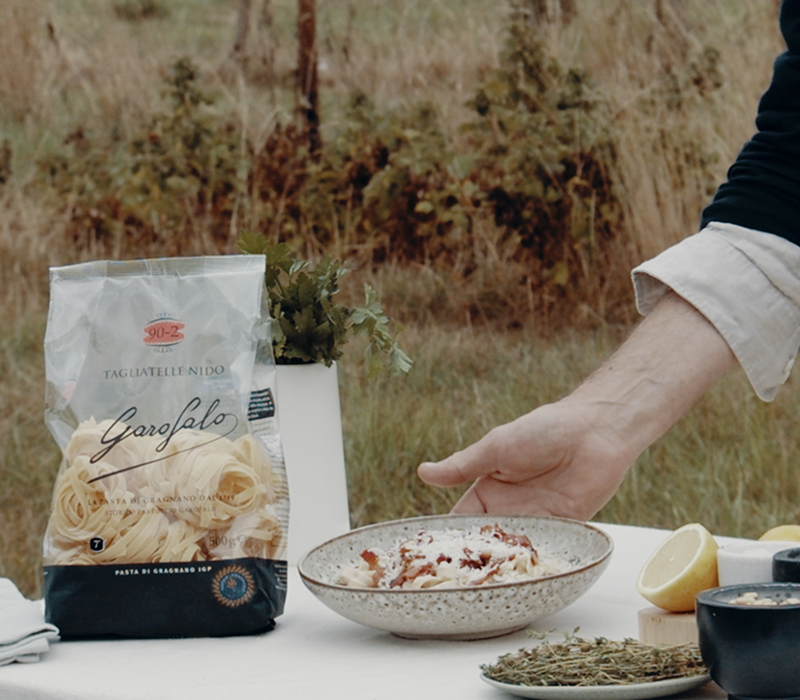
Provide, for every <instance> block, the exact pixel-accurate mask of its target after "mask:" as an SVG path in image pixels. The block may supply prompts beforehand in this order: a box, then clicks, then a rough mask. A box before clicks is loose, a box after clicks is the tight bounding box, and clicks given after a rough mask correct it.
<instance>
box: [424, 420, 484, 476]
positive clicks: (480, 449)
mask: <svg viewBox="0 0 800 700" xmlns="http://www.w3.org/2000/svg"><path fill="white" fill-rule="evenodd" d="M491 439H492V438H491V433H489V434H488V435H486V436H485V437H484V438H483V439H481V440H479V441H478V442H476V443H475V444H474V445H470V446H469V447H467V448H466V449H464V450H461V451H460V452H456V453H454V454H452V455H450V457H448V458H447V459H443V460H442V461H440V462H423V463H422V464H420V465H419V467H418V468H417V474H418V475H419V478H420V479H422V481H424V482H425V483H426V484H431V485H432V486H457V485H458V484H463V483H465V482H467V481H473V480H475V479H477V478H478V477H479V476H483V475H484V474H488V473H489V472H491V471H492V470H493V469H494V460H493V459H490V458H489V454H490V453H491V450H490V448H489V443H490V440H491Z"/></svg>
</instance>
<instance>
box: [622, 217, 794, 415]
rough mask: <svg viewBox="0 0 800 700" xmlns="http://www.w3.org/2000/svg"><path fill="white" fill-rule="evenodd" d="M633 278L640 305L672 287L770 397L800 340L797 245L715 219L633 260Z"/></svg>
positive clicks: (643, 308) (644, 309) (642, 308)
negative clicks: (660, 250) (639, 261)
mask: <svg viewBox="0 0 800 700" xmlns="http://www.w3.org/2000/svg"><path fill="white" fill-rule="evenodd" d="M632 278H633V285H634V290H635V292H636V307H637V309H638V310H639V312H640V313H642V314H645V315H646V314H648V313H649V312H650V310H651V309H652V308H653V307H654V306H655V305H656V303H657V302H658V300H659V299H660V298H661V297H662V296H663V295H664V294H665V293H666V292H667V290H668V289H672V290H673V291H674V292H675V293H676V294H678V295H679V296H680V297H682V298H683V299H685V300H686V301H687V302H689V303H690V304H691V305H692V306H694V307H695V308H696V309H697V310H698V311H699V312H700V313H702V314H703V315H704V316H705V317H706V318H707V319H708V320H709V321H710V322H711V323H712V324H713V325H714V327H715V328H716V329H717V331H718V332H719V333H720V335H722V337H723V338H725V341H726V342H727V343H728V345H729V346H730V348H731V350H732V351H733V353H734V355H735V356H736V358H737V360H738V361H739V364H741V366H742V368H743V369H744V371H745V374H746V375H747V378H748V380H749V381H750V384H751V385H752V386H753V389H754V390H755V392H756V394H757V395H758V396H759V397H760V398H761V399H763V400H764V401H772V400H773V399H774V398H775V395H776V393H777V391H778V388H779V387H780V386H781V384H783V383H784V382H785V381H786V380H787V379H788V378H789V373H790V372H791V369H792V365H793V364H794V359H795V357H796V356H797V352H798V347H800V247H798V246H796V245H795V244H794V243H791V242H789V241H787V240H786V239H784V238H781V237H780V236H775V235H772V234H769V233H763V232H760V231H753V230H751V229H746V228H742V227H740V226H734V225H732V224H722V223H712V224H710V225H709V226H707V227H706V228H705V229H703V230H702V231H700V233H697V234H695V235H693V236H689V237H688V238H686V239H684V240H683V241H681V242H680V243H678V244H676V245H674V246H672V247H671V248H668V249H667V250H665V251H664V252H663V253H661V254H660V255H658V256H656V257H655V258H652V259H651V260H648V261H647V262H644V263H642V264H641V265H639V266H638V267H636V268H634V270H633V272H632Z"/></svg>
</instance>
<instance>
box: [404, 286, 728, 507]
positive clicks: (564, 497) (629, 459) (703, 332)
mask: <svg viewBox="0 0 800 700" xmlns="http://www.w3.org/2000/svg"><path fill="white" fill-rule="evenodd" d="M735 364H736V358H735V356H734V354H733V352H732V351H731V349H730V348H729V347H728V345H727V343H726V342H725V340H724V338H723V337H722V336H721V335H720V334H719V333H718V332H717V331H716V329H715V328H714V326H712V325H711V324H710V323H709V322H708V321H707V320H706V318H705V317H704V316H703V315H702V314H701V313H700V312H698V311H697V310H696V309H695V308H694V307H693V306H691V305H690V304H689V303H688V302H686V301H684V300H683V299H681V298H680V297H678V296H677V295H675V294H673V293H671V292H670V293H667V294H665V295H664V296H663V297H662V299H661V300H660V301H659V302H658V304H657V305H656V307H655V308H654V309H653V311H652V312H651V313H650V315H649V316H648V317H647V318H646V319H645V320H644V321H643V322H642V323H641V324H640V325H639V326H638V327H637V328H636V330H635V331H634V332H633V333H632V334H631V336H630V337H629V338H628V340H627V341H626V342H625V343H624V344H623V345H622V347H621V348H619V350H617V352H615V353H614V354H613V355H612V356H611V357H610V358H609V359H608V360H606V362H605V363H603V365H601V366H600V367H599V368H598V369H597V370H596V371H595V372H594V373H593V374H592V375H591V376H590V377H589V378H588V379H587V380H586V381H585V382H584V383H583V384H581V386H579V387H578V388H577V389H576V390H575V391H574V392H573V393H572V394H570V395H569V396H567V397H566V398H564V399H562V400H561V401H558V402H557V403H553V404H547V405H544V406H541V407H540V408H537V409H536V410H534V411H531V412H530V413H528V414H526V415H524V416H522V417H521V418H517V419H516V420H515V421H512V422H511V423H507V424H506V425H502V426H500V427H498V428H494V429H493V430H491V431H490V432H489V433H487V434H486V435H485V436H484V437H483V438H482V439H481V440H479V441H478V442H476V443H475V444H474V445H472V446H470V447H468V448H466V449H465V450H462V451H461V452H456V453H455V454H453V455H451V456H450V457H448V458H447V459H444V460H442V461H441V462H435V463H430V462H426V463H423V464H421V465H420V466H419V469H418V473H419V476H420V478H421V479H422V480H423V481H424V482H426V483H428V484H433V485H436V486H455V485H458V484H462V483H465V482H467V481H470V480H473V479H474V480H475V481H474V483H473V484H472V486H471V487H470V488H469V490H468V491H467V492H466V493H465V494H464V496H463V497H462V498H461V500H459V502H458V503H456V505H455V507H454V508H453V512H455V513H506V514H520V515H521V514H531V515H558V516H562V517H569V518H575V519H579V520H588V519H589V518H591V517H592V516H594V515H595V513H597V511H599V510H600V509H601V508H602V507H603V506H604V505H605V504H606V503H607V502H608V501H609V500H610V499H611V497H612V496H613V495H614V492H615V491H616V490H617V488H618V487H619V485H620V483H621V482H622V479H623V478H624V477H625V474H626V473H627V471H628V469H629V468H630V467H631V466H632V465H633V462H634V460H635V459H636V458H637V457H638V456H639V454H641V452H642V451H643V450H645V449H646V448H647V447H648V446H649V445H651V444H652V443H653V442H654V441H655V440H657V439H658V438H659V437H661V435H663V434H664V433H665V432H666V431H667V430H668V429H669V428H670V427H671V426H672V425H673V424H674V423H675V422H676V421H677V420H678V419H679V418H680V417H681V416H682V415H683V414H684V413H685V412H686V411H687V410H688V409H689V407H690V406H692V405H693V404H694V402H695V401H697V399H699V398H700V396H702V394H703V393H704V392H705V391H706V390H707V389H708V388H709V387H710V386H711V385H712V384H713V383H714V382H715V381H717V379H719V377H721V376H722V375H724V374H725V373H726V372H727V371H728V370H730V369H731V368H732V367H734V366H735Z"/></svg>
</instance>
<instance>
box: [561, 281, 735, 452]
mask: <svg viewBox="0 0 800 700" xmlns="http://www.w3.org/2000/svg"><path fill="white" fill-rule="evenodd" d="M735 364H736V358H735V357H734V355H733V353H732V352H731V350H730V348H729V347H728V345H727V343H726V342H725V340H724V339H723V338H722V336H721V335H720V334H719V333H718V332H717V331H716V329H715V328H714V326H712V325H711V324H710V323H709V322H708V321H707V320H706V318H705V317H704V316H703V315H702V314H700V313H699V312H698V311H697V310H696V309H695V308H694V307H693V306H691V305H690V304H688V303H687V302H686V301H684V300H683V299H681V298H680V297H679V296H677V295H676V294H674V293H672V292H668V293H667V294H665V295H664V297H662V299H661V300H660V301H659V302H658V304H657V305H656V307H655V308H654V309H653V311H652V312H651V313H650V315H648V316H647V317H646V318H645V319H644V320H643V321H642V323H641V324H640V325H639V326H638V327H637V328H636V330H634V332H633V333H632V334H631V336H630V337H629V338H628V340H627V341H626V342H625V343H624V344H623V345H622V346H621V347H620V348H619V350H617V351H616V352H615V353H614V354H613V355H612V356H611V357H610V358H609V359H608V360H607V361H606V362H605V363H604V364H603V365H602V366H601V367H600V368H599V369H598V370H597V371H595V372H594V373H593V374H592V375H590V376H589V377H588V378H587V379H586V381H585V382H584V383H583V384H581V386H579V387H578V388H577V389H576V390H575V391H574V392H573V393H572V394H570V395H569V396H567V397H566V398H565V399H563V400H562V403H563V404H564V405H566V406H574V407H575V409H576V410H578V411H580V413H581V414H582V415H583V416H584V419H585V420H587V421H588V422H589V424H591V425H592V426H593V429H595V430H602V431H604V432H605V433H606V436H607V439H609V440H614V441H615V442H616V444H617V445H618V446H619V448H620V449H621V450H622V451H624V452H625V453H627V454H629V455H631V458H632V459H635V458H636V456H638V454H639V453H641V452H642V451H643V450H644V449H645V448H647V447H648V446H649V445H650V444H652V443H653V442H654V441H655V440H657V439H658V438H659V437H661V435H663V434H664V433H665V432H666V431H667V430H668V429H669V428H670V427H671V426H672V425H673V424H674V423H675V422H677V421H678V420H679V419H680V418H681V416H683V415H684V413H686V411H687V410H688V409H689V408H690V407H691V406H692V405H693V404H694V403H695V402H696V401H697V400H698V399H699V398H700V397H701V396H702V395H703V394H704V393H705V392H706V391H707V390H708V389H709V388H710V387H711V385H712V384H714V383H715V382H716V381H717V380H718V379H719V378H720V377H722V376H723V375H724V374H725V373H726V372H727V371H728V370H730V369H731V368H732V367H733V366H735Z"/></svg>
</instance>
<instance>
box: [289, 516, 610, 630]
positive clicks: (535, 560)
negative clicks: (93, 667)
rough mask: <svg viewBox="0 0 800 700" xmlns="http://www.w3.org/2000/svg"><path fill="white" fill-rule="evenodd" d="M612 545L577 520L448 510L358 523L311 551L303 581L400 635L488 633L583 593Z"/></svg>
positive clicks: (355, 615) (342, 608)
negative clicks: (371, 523) (349, 530)
mask: <svg viewBox="0 0 800 700" xmlns="http://www.w3.org/2000/svg"><path fill="white" fill-rule="evenodd" d="M612 550H613V543H612V541H611V539H610V538H609V536H608V535H607V534H606V533H604V532H602V531H601V530H599V529H598V528H595V527H593V526H592V525H588V524H586V523H582V522H579V521H575V520H568V519H565V518H552V517H533V516H501V515H442V516H425V517H419V518H409V519H406V520H396V521H391V522H386V523H379V524H376V525H368V526H366V527H362V528H359V529H357V530H353V531H351V532H349V533H347V534H345V535H342V536H340V537H336V538H334V539H332V540H330V541H328V542H325V543H324V544H321V545H319V546H318V547H316V548H314V549H312V550H311V551H310V552H308V553H307V554H306V555H305V556H304V557H303V558H302V559H301V560H300V562H299V564H298V569H299V573H300V576H301V578H302V580H303V582H304V584H305V585H306V586H307V587H308V588H309V590H310V591H311V592H312V593H313V594H314V595H315V596H317V598H319V599H320V600H321V601H322V602H323V603H324V604H325V605H327V606H328V607H329V608H331V609H332V610H334V611H335V612H337V613H339V614H340V615H342V616H344V617H346V618H348V619H349V620H352V621H354V622H358V623H360V624H363V625H366V626H368V627H373V628H376V629H381V630H386V631H388V632H392V633H394V634H396V635H398V636H400V637H408V638H417V639H460V640H468V639H485V638H489V637H497V636H500V635H503V634H509V633H511V632H513V631H516V630H519V629H522V628H524V627H526V626H527V625H529V624H530V623H531V622H533V621H534V620H536V619H538V618H541V617H545V616H547V615H551V614H553V613H555V612H558V611H559V610H561V609H563V608H565V607H566V606H568V605H570V604H571V603H573V602H574V601H575V600H577V599H578V598H579V597H580V596H582V595H583V594H584V593H585V592H586V591H587V590H588V589H589V588H590V587H591V586H592V585H593V584H594V583H595V581H596V580H597V579H598V578H599V577H600V575H601V574H602V572H603V571H605V569H606V567H607V565H608V562H609V560H610V556H611V552H612Z"/></svg>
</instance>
